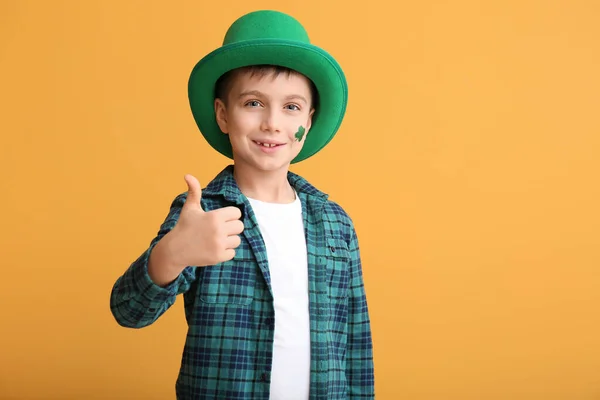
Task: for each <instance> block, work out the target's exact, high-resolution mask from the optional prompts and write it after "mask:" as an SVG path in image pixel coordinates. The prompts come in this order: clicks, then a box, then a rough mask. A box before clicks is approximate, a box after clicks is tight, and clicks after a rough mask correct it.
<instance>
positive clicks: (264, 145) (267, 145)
mask: <svg viewBox="0 0 600 400" xmlns="http://www.w3.org/2000/svg"><path fill="white" fill-rule="evenodd" d="M256 143H257V144H259V145H261V146H263V147H275V146H277V145H276V144H273V143H261V142H256Z"/></svg>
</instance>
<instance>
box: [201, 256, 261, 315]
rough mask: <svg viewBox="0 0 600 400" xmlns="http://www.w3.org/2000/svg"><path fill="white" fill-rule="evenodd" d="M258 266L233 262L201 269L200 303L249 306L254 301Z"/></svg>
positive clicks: (245, 261) (245, 262)
mask: <svg viewBox="0 0 600 400" xmlns="http://www.w3.org/2000/svg"><path fill="white" fill-rule="evenodd" d="M256 269H257V266H256V264H255V263H254V262H253V261H249V260H239V259H236V258H234V259H233V260H229V261H226V262H224V263H220V264H217V265H212V266H209V267H203V268H201V271H202V273H201V276H200V279H199V282H198V296H199V298H200V301H201V302H203V303H208V304H224V305H249V304H250V303H252V300H253V299H254V285H255V283H256Z"/></svg>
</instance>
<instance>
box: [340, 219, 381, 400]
mask: <svg viewBox="0 0 600 400" xmlns="http://www.w3.org/2000/svg"><path fill="white" fill-rule="evenodd" d="M346 365H347V371H346V377H347V379H348V385H349V399H374V398H375V375H374V364H373V341H372V336H371V322H370V318H369V310H368V306H367V298H366V293H365V287H364V282H363V274H362V265H361V258H360V249H359V245H358V238H357V236H356V231H354V230H353V232H352V239H351V242H350V298H349V301H348V348H347V351H346Z"/></svg>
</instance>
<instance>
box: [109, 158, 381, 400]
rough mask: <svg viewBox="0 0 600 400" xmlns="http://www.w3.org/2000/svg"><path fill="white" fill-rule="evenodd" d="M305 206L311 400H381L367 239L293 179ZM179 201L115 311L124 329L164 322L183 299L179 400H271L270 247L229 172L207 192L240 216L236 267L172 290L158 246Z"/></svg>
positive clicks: (210, 205) (192, 272) (212, 203)
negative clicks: (160, 275)
mask: <svg viewBox="0 0 600 400" xmlns="http://www.w3.org/2000/svg"><path fill="white" fill-rule="evenodd" d="M288 180H289V182H290V184H291V185H292V186H293V187H294V188H295V189H296V191H297V193H298V196H299V198H300V201H301V204H302V211H303V219H304V227H305V232H306V242H307V243H306V244H307V248H308V277H309V313H310V339H311V346H310V347H311V348H310V351H311V364H310V400H317V399H319V400H321V399H323V400H336V399H373V398H374V396H375V395H374V366H373V354H372V339H371V328H370V320H369V313H368V309H367V301H366V297H365V290H364V286H363V276H362V269H361V260H360V252H359V246H358V239H357V236H356V232H355V229H354V226H353V223H352V220H351V219H350V217H349V216H348V215H347V214H346V212H345V211H344V210H343V209H342V208H341V207H340V206H339V205H337V204H336V203H334V202H332V201H330V200H328V198H327V195H326V194H324V193H322V192H320V191H319V190H317V189H316V188H315V187H313V186H312V185H311V184H309V183H308V182H307V181H306V180H304V179H303V178H301V177H300V176H298V175H296V174H293V173H291V172H288ZM186 195H187V193H182V194H180V195H178V196H177V197H176V198H175V200H174V201H173V203H172V204H171V207H170V211H169V214H168V216H167V217H166V219H165V221H164V222H163V223H162V225H161V227H160V229H159V231H158V234H157V236H156V237H155V238H154V239H153V240H152V241H151V243H150V246H149V248H148V249H147V250H146V251H145V252H144V253H143V254H142V255H141V256H140V257H139V258H138V259H137V260H136V261H134V262H133V263H132V264H131V265H130V267H129V268H128V269H127V270H126V271H125V273H124V274H123V275H122V276H121V277H119V278H118V279H117V281H116V282H115V285H114V287H113V289H112V292H111V298H110V308H111V311H112V313H113V315H114V318H115V319H116V321H117V322H118V323H119V324H120V325H122V326H125V327H130V328H142V327H145V326H148V325H150V324H152V323H153V322H154V321H156V320H157V319H158V318H159V317H160V316H161V315H162V314H163V313H164V312H165V311H167V309H169V307H171V305H173V303H174V302H175V299H176V296H177V295H178V294H183V298H184V308H185V316H186V320H187V324H188V333H187V338H186V343H185V346H184V350H183V356H182V363H181V369H180V371H179V376H178V379H177V382H176V385H175V389H176V395H177V398H178V399H180V400H192V399H230V400H238V399H239V400H242V399H253V400H257V399H262V400H268V399H269V387H270V373H271V361H272V355H273V332H274V326H275V325H274V317H275V314H274V308H273V294H272V291H271V285H270V276H269V266H268V260H267V252H266V247H265V244H264V242H263V240H262V237H261V234H260V231H259V228H258V223H257V220H256V217H255V215H254V213H253V211H252V208H251V206H250V203H249V202H248V200H247V199H246V198H245V196H243V195H242V193H241V192H240V190H239V188H238V186H237V184H236V183H235V180H234V178H233V166H232V165H229V166H228V167H227V168H225V169H224V170H223V171H222V172H221V173H220V174H219V175H217V177H216V178H215V179H214V180H213V181H212V182H210V183H209V185H208V186H207V187H206V188H205V189H203V191H202V200H201V204H202V207H203V209H204V210H206V211H209V210H213V209H217V208H221V207H226V206H230V205H233V206H237V207H239V208H240V210H241V211H242V220H243V222H244V227H245V228H244V232H243V234H241V235H240V236H241V239H242V242H241V244H240V246H239V247H238V248H237V249H236V255H235V257H234V258H233V259H232V260H230V261H227V262H224V263H221V264H218V265H214V266H208V267H202V268H195V267H187V268H186V269H185V270H184V271H183V272H182V273H181V274H180V275H179V277H178V278H177V279H176V280H175V281H173V282H172V283H170V284H169V285H168V286H166V287H160V286H158V285H156V284H154V283H153V281H152V280H151V279H150V277H149V275H148V269H147V268H148V258H149V255H150V252H151V251H152V249H153V247H154V245H155V244H156V243H157V242H158V241H159V240H160V239H161V238H162V237H163V236H164V235H165V234H166V233H167V232H169V231H170V230H171V229H172V228H173V227H174V226H175V224H176V223H177V220H178V217H179V213H180V211H181V207H182V206H183V204H184V202H185V199H186Z"/></svg>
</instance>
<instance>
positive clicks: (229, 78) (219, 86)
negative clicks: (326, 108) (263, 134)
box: [215, 65, 319, 110]
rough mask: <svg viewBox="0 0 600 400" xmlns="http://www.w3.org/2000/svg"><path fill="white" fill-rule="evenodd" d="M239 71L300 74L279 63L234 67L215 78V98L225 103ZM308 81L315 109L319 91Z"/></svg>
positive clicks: (258, 73) (275, 74)
mask: <svg viewBox="0 0 600 400" xmlns="http://www.w3.org/2000/svg"><path fill="white" fill-rule="evenodd" d="M240 73H250V76H254V75H258V76H260V77H264V76H266V75H271V74H272V75H274V77H277V76H279V75H280V74H287V75H288V76H290V75H291V74H298V75H302V74H301V73H300V72H298V71H295V70H293V69H291V68H287V67H282V66H279V65H251V66H248V67H241V68H236V69H233V70H231V71H229V72H226V73H225V74H223V75H222V76H221V77H220V78H219V79H218V80H217V83H216V84H215V98H216V99H220V100H221V101H223V103H225V105H227V98H228V96H229V91H230V90H231V87H232V86H233V80H234V78H235V77H236V76H237V75H238V74H240ZM302 76H304V75H302ZM307 79H308V77H307ZM308 82H309V85H310V96H311V103H312V104H311V105H312V107H313V108H314V109H315V110H316V109H317V107H318V105H319V92H318V90H317V87H316V86H315V84H314V83H313V81H312V80H310V79H308Z"/></svg>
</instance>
